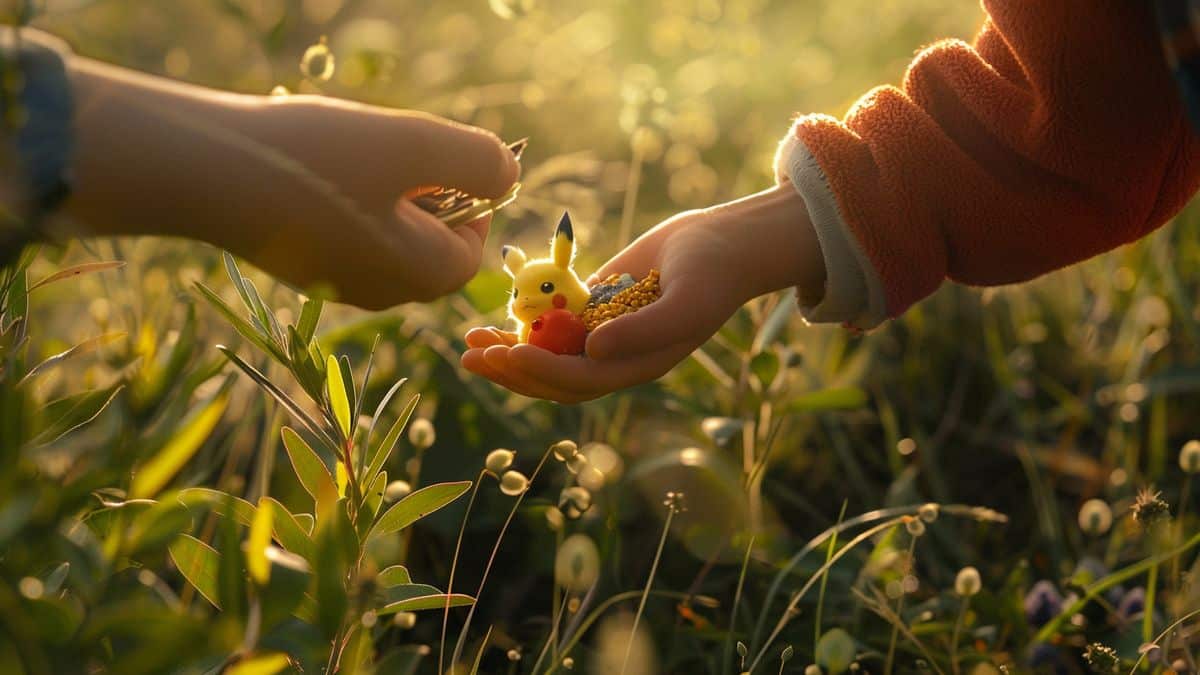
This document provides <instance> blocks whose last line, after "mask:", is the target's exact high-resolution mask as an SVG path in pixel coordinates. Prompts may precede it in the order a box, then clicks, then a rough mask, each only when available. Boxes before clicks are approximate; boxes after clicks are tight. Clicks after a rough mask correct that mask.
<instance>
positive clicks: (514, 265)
mask: <svg viewBox="0 0 1200 675" xmlns="http://www.w3.org/2000/svg"><path fill="white" fill-rule="evenodd" d="M500 254H501V256H503V258H504V271H505V272H508V275H509V276H511V277H512V278H513V290H512V298H511V299H510V300H509V302H508V316H509V317H510V318H511V319H513V320H514V321H516V322H517V337H518V339H519V340H520V341H521V342H529V336H530V332H532V331H533V330H534V329H535V325H534V324H535V323H537V322H538V320H539V319H540V318H541V317H542V316H543V315H545V314H547V312H550V311H551V310H566V311H567V312H570V313H571V314H573V315H575V316H578V315H580V314H581V313H582V312H583V310H584V308H585V307H586V306H587V304H588V300H589V299H590V297H591V293H590V292H589V291H588V287H587V286H586V285H585V284H584V283H583V282H582V281H580V279H579V276H578V275H576V274H575V270H574V269H573V268H572V266H571V265H572V263H573V262H574V258H575V232H574V230H573V229H572V227H571V217H570V215H568V214H566V213H564V214H563V216H562V220H560V221H559V222H558V228H557V229H556V230H555V231H554V238H553V239H551V240H550V257H548V258H537V259H535V260H529V259H528V258H527V257H526V255H525V252H524V251H522V250H521V249H520V248H518V247H516V246H504V247H503V248H501V249H500ZM539 328H540V326H539Z"/></svg>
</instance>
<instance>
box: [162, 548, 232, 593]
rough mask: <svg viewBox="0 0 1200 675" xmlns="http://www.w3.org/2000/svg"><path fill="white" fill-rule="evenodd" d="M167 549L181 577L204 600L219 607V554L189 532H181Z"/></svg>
mask: <svg viewBox="0 0 1200 675" xmlns="http://www.w3.org/2000/svg"><path fill="white" fill-rule="evenodd" d="M168 551H169V553H170V555H171V562H173V563H175V567H176V569H178V570H179V573H180V574H182V575H183V578H185V579H187V580H188V583H190V584H191V585H192V586H193V587H194V588H195V589H196V590H197V591H199V592H200V595H202V596H204V599H205V600H208V601H209V602H211V603H212V604H213V606H214V607H216V608H217V609H220V608H221V605H220V604H218V602H217V595H218V591H217V570H218V569H219V568H220V566H221V554H220V553H217V551H216V549H214V548H213V547H211V546H209V545H208V544H206V543H204V542H202V541H200V540H199V539H197V538H195V537H193V536H191V535H189V534H182V535H180V536H179V538H178V539H176V540H175V541H173V542H171V546H170V547H169V549H168Z"/></svg>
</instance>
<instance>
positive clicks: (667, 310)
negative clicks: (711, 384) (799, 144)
mask: <svg viewBox="0 0 1200 675" xmlns="http://www.w3.org/2000/svg"><path fill="white" fill-rule="evenodd" d="M651 269H658V270H659V272H660V283H661V286H662V290H663V293H662V297H660V298H659V299H658V300H656V301H655V302H653V303H651V304H650V305H648V306H646V307H643V308H642V309H639V310H637V311H636V312H634V313H632V314H626V315H624V316H621V317H618V318H616V319H614V320H612V321H609V322H607V323H605V324H602V325H601V326H599V327H598V328H596V330H595V331H593V332H592V333H591V334H590V335H589V336H588V340H587V347H586V349H587V357H586V358H584V357H579V356H570V355H558V354H553V353H551V352H549V351H546V350H544V349H541V348H539V347H535V346H533V345H528V344H518V343H517V339H516V335H515V334H513V333H510V332H508V331H503V330H501V329H498V328H476V329H473V330H471V331H470V332H468V333H467V336H466V341H467V346H468V350H467V351H466V352H465V353H464V354H463V356H462V364H463V366H464V367H466V368H467V369H468V370H471V371H472V372H475V373H477V374H479V375H482V376H484V377H487V378H488V379H490V380H492V381H494V382H496V383H497V384H500V385H502V386H504V387H507V388H508V389H511V390H512V391H515V392H517V393H520V394H524V395H526V396H531V397H535V398H544V399H549V400H553V401H558V402H560V403H579V402H582V401H587V400H591V399H594V398H598V397H600V396H604V395H605V394H608V393H610V392H613V391H617V390H619V389H623V388H626V387H630V386H633V385H636V384H640V383H642V382H647V381H650V380H653V379H656V378H658V377H660V376H662V375H663V374H665V373H666V372H667V371H669V370H670V369H671V368H673V367H674V366H675V365H676V364H677V363H679V362H680V361H682V360H683V359H684V358H686V357H687V356H688V355H689V354H691V353H692V351H694V350H695V349H696V348H697V347H699V346H700V345H702V344H704V342H705V341H707V340H708V338H710V337H711V336H712V335H713V334H714V333H715V332H716V331H717V330H718V329H720V327H721V326H722V325H723V324H724V323H725V321H726V320H727V319H728V318H729V317H730V316H732V314H733V313H734V312H735V311H736V310H737V308H738V307H740V306H741V305H742V304H743V303H745V302H746V301H748V300H750V299H751V298H754V297H756V296H758V295H761V294H763V293H767V292H770V291H773V290H778V289H781V288H785V287H787V286H790V285H794V284H800V285H802V286H803V287H805V288H806V289H820V288H821V286H822V285H823V283H824V277H825V269H824V262H823V260H822V258H821V254H820V247H819V245H818V244H817V241H816V236H815V234H814V233H813V231H812V226H811V224H810V223H809V220H808V215H807V210H806V209H805V207H804V204H803V201H802V200H801V199H800V197H799V196H798V195H797V194H796V192H795V190H794V189H793V188H791V186H787V185H784V186H780V187H777V188H772V189H770V190H767V191H764V192H761V193H758V194H756V195H752V196H750V197H747V198H745V199H742V200H738V201H735V202H731V203H729V204H724V205H721V206H718V207H714V208H711V209H705V210H702V211H691V212H687V213H683V214H680V215H678V216H675V217H673V218H671V219H668V220H667V221H665V222H663V223H661V224H659V225H658V226H656V227H655V228H653V229H651V230H650V231H649V232H647V233H645V234H644V235H642V236H641V237H639V238H638V239H637V240H636V241H634V242H633V243H632V244H630V245H629V246H628V247H627V248H626V249H625V250H624V251H621V252H620V253H618V254H617V255H616V256H615V257H614V258H612V259H611V260H610V261H608V262H607V263H606V264H605V265H604V266H603V267H601V269H600V270H598V271H597V272H596V274H595V275H594V276H593V277H592V279H590V280H589V284H591V283H594V282H595V281H596V280H597V279H603V278H605V277H607V276H608V275H610V274H616V273H622V272H628V273H630V274H632V275H633V276H634V277H635V278H641V277H644V276H645V275H646V273H647V272H649V270H651ZM819 292H820V291H819V290H818V291H817V293H818V294H819Z"/></svg>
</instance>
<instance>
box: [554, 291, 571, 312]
mask: <svg viewBox="0 0 1200 675" xmlns="http://www.w3.org/2000/svg"><path fill="white" fill-rule="evenodd" d="M551 302H553V303H554V306H555V307H557V308H558V309H562V308H563V307H566V306H567V296H565V295H563V294H562V293H555V294H554V298H553V299H552V300H551Z"/></svg>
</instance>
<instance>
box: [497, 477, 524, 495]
mask: <svg viewBox="0 0 1200 675" xmlns="http://www.w3.org/2000/svg"><path fill="white" fill-rule="evenodd" d="M527 489H529V479H528V478H526V477H525V474H523V473H521V472H520V471H505V472H504V475H503V476H501V477H500V491H501V492H503V493H504V494H506V495H508V496H509V497H516V496H517V495H519V494H521V493H522V492H525V490H527Z"/></svg>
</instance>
